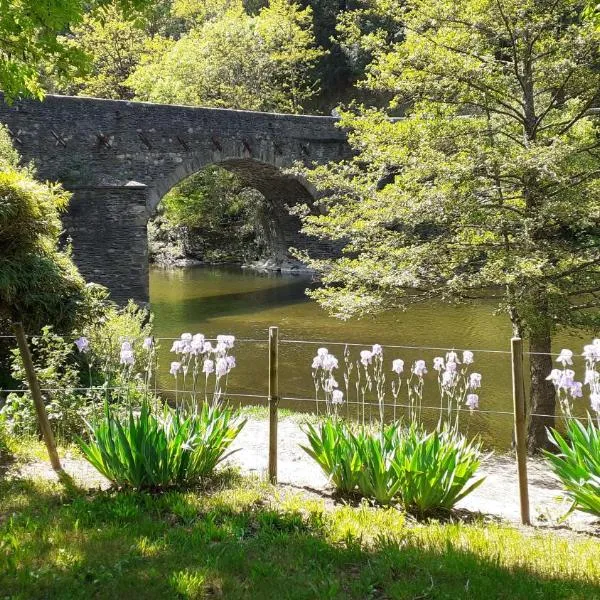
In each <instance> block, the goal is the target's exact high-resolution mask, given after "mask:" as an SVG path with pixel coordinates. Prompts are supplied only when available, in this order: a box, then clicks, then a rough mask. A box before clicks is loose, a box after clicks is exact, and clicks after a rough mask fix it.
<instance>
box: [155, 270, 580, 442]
mask: <svg viewBox="0 0 600 600" xmlns="http://www.w3.org/2000/svg"><path fill="white" fill-rule="evenodd" d="M312 285H314V283H313V282H312V281H311V280H310V278H307V277H300V276H285V275H276V274H263V273H257V272H255V271H250V270H244V269H241V268H234V267H211V268H204V267H203V268H191V269H178V270H163V269H153V270H152V271H151V277H150V296H151V306H152V310H153V312H154V314H155V331H156V334H157V335H158V336H160V337H176V336H178V335H179V334H180V333H182V332H183V331H189V332H192V333H197V332H201V333H204V334H205V335H206V336H210V337H214V336H216V335H217V334H219V333H232V334H234V335H235V336H236V337H237V338H250V339H259V340H265V342H262V343H261V342H240V343H238V344H236V349H235V355H236V359H237V364H238V366H237V367H236V369H235V370H234V372H233V374H232V376H231V379H230V383H229V391H230V392H232V393H240V394H242V393H244V394H254V395H264V394H266V390H267V364H268V357H267V344H266V339H267V330H268V327H269V326H270V325H277V326H279V328H280V333H279V335H280V339H282V340H300V341H302V340H308V341H319V342H320V343H319V344H315V343H310V344H307V343H297V342H295V343H286V342H283V343H282V344H281V346H280V393H281V395H282V396H284V397H286V398H295V399H297V400H284V401H283V402H282V406H288V407H292V408H295V409H297V410H306V411H313V410H314V409H315V405H314V401H312V399H313V398H314V394H315V390H314V384H313V381H312V377H311V369H310V364H311V362H312V357H313V355H314V353H315V351H316V349H317V347H318V346H319V345H326V346H327V347H328V348H329V350H330V352H332V353H334V354H336V356H338V358H339V359H340V363H343V360H342V357H343V353H344V345H343V343H344V342H347V343H359V344H364V345H365V346H364V347H365V348H367V347H369V346H371V345H372V344H374V343H379V344H383V345H384V346H385V345H400V346H428V347H450V348H457V349H464V348H467V349H471V350H474V351H475V361H476V362H475V365H474V370H476V371H479V372H481V373H482V375H483V387H482V389H481V390H480V392H481V393H480V398H481V401H480V408H481V409H483V410H497V411H507V412H508V411H510V410H511V406H512V401H511V370H510V356H509V354H508V351H509V349H510V336H511V328H510V323H509V322H508V319H507V318H506V317H505V316H503V315H495V314H494V305H493V304H491V303H489V302H486V301H478V302H477V303H473V304H468V305H461V306H448V305H445V304H442V303H439V302H429V303H427V304H423V305H419V306H415V307H411V308H410V309H409V310H407V311H406V312H399V311H397V312H393V313H387V314H385V315H380V316H378V317H377V318H376V319H373V318H371V319H364V320H360V321H351V322H343V321H340V320H337V319H334V318H332V317H329V316H328V315H327V314H326V313H325V312H324V311H323V310H322V309H321V308H319V307H318V306H317V305H316V304H315V303H314V302H312V301H310V300H309V299H308V298H307V297H306V295H305V293H304V292H305V289H306V288H307V287H310V286H312ZM333 342H339V343H340V344H334V343H333ZM582 343H583V339H582V338H578V337H570V336H563V337H562V338H561V339H559V340H558V341H557V347H558V346H560V347H562V346H567V347H571V348H573V349H574V350H578V349H579V348H580V347H581V345H582ZM169 348H170V344H168V345H167V343H166V342H165V343H163V347H162V349H161V364H162V365H163V368H164V367H166V366H167V365H168V363H169V362H170V360H171V359H172V357H171V356H170V355H169V352H168V351H169ZM360 349H361V348H359V347H353V349H352V351H353V353H354V356H355V357H358V352H359V350H360ZM478 350H496V351H499V352H482V351H479V352H478ZM439 354H443V353H442V352H441V351H436V350H418V349H411V348H386V350H385V360H386V363H389V366H390V368H391V361H392V359H394V358H402V359H404V361H405V362H406V364H407V365H409V364H411V363H412V361H414V360H417V359H420V358H423V359H425V360H426V361H427V362H428V364H429V365H431V363H432V360H433V357H434V356H436V355H439ZM390 375H391V373H390ZM337 378H338V381H339V382H340V383H342V382H343V377H342V373H341V372H340V373H338V377H337ZM163 380H164V387H169V386H170V387H172V383H171V382H170V381H169V380H168V375H163ZM350 399H351V401H356V400H357V398H356V391H355V390H354V389H352V386H351V389H350ZM437 399H438V396H437V383H436V380H435V376H434V374H433V373H432V370H431V369H430V373H429V375H428V377H427V387H426V394H425V398H424V404H425V405H431V406H436V405H437ZM252 401H253V402H256V401H257V399H253V400H252ZM390 401H391V396H390ZM400 401H401V400H400ZM350 408H351V409H353V410H354V411H356V408H357V407H356V405H350ZM344 410H346V409H345V408H344ZM390 410H391V409H390ZM427 413H428V414H430V418H431V419H432V420H435V419H437V416H438V412H437V410H436V409H431V410H428V411H426V414H427ZM463 422H464V423H465V426H467V424H468V428H469V431H470V432H472V433H473V432H479V433H480V434H481V435H482V437H483V439H484V441H485V442H486V444H488V445H491V446H494V447H499V448H502V447H503V448H506V447H507V446H508V445H510V442H511V417H510V415H487V414H485V413H477V414H474V415H473V416H472V417H470V418H466V419H463Z"/></svg>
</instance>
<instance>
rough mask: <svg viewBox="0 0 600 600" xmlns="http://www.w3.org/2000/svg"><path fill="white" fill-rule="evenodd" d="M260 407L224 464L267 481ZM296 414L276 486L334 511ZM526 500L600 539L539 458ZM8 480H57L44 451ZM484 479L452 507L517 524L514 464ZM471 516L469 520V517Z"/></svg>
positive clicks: (82, 467)
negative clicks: (571, 509)
mask: <svg viewBox="0 0 600 600" xmlns="http://www.w3.org/2000/svg"><path fill="white" fill-rule="evenodd" d="M261 412H262V411H261V410H260V409H258V410H257V409H252V410H250V411H247V414H250V415H253V416H249V417H248V422H247V423H246V425H245V427H244V429H243V430H242V432H241V433H240V435H239V436H238V438H237V439H236V440H235V442H234V444H233V445H232V447H231V450H232V451H233V454H232V455H231V456H230V457H229V458H228V459H227V460H226V462H225V466H231V467H235V468H238V469H240V471H241V473H242V474H244V475H248V476H256V477H258V478H259V479H261V480H265V479H266V473H267V463H268V439H269V436H268V421H267V419H266V418H263V417H259V416H257V415H260V414H261ZM304 419H305V417H304V416H303V415H300V414H290V413H287V416H284V417H282V418H281V419H280V421H279V428H278V429H279V431H278V440H279V448H278V484H279V486H280V487H281V489H283V490H288V491H295V492H298V493H300V494H301V495H302V496H303V497H305V498H306V499H309V500H316V499H318V500H320V501H323V502H324V503H325V506H327V507H329V508H333V507H335V506H338V505H343V504H344V502H343V501H340V500H339V499H337V498H336V496H335V494H334V490H333V488H332V486H331V485H330V483H329V481H328V480H327V478H326V477H325V475H324V474H323V473H322V471H321V469H320V468H319V467H318V465H317V464H316V463H315V462H314V461H313V460H312V459H311V458H310V457H309V456H308V455H307V454H306V453H305V452H304V450H302V448H301V445H302V444H305V443H306V437H305V435H304V433H303V432H302V422H303V420H304ZM63 465H64V468H65V470H66V472H67V473H68V474H69V475H70V476H71V477H73V479H74V481H76V482H77V484H78V485H80V486H82V487H84V488H85V489H90V488H99V489H108V487H109V482H108V481H107V480H105V479H104V478H103V477H102V476H100V475H99V474H98V473H97V472H96V471H95V470H94V469H93V468H92V467H91V466H90V465H89V463H87V462H86V461H85V460H83V459H82V458H81V457H79V456H78V455H77V453H76V452H70V453H67V454H65V453H63ZM528 470H529V498H530V506H531V516H532V524H533V525H535V527H537V528H541V529H548V530H556V531H570V532H573V533H585V534H593V535H598V536H600V520H598V519H597V518H595V517H593V516H591V515H587V514H586V513H581V512H578V511H575V512H574V513H572V514H571V515H570V516H569V517H568V518H567V519H566V520H565V521H564V522H563V521H562V520H561V518H562V517H563V515H564V514H565V513H566V512H567V510H568V508H569V505H568V503H567V502H565V501H562V500H560V499H559V497H560V494H561V489H560V485H559V484H558V482H557V481H556V480H555V479H554V477H553V475H552V473H551V472H550V470H549V469H548V467H547V466H546V465H545V463H544V461H543V460H541V459H536V458H530V459H529V461H528ZM10 476H11V477H21V478H26V479H30V478H42V479H45V480H49V481H56V480H57V477H56V474H55V473H54V471H52V469H51V468H50V466H49V464H48V463H47V461H45V460H43V452H38V453H37V455H29V456H28V457H27V459H26V460H24V461H22V462H21V464H19V465H18V466H17V467H16V468H13V469H12V474H10ZM481 476H483V477H485V481H484V482H483V484H482V485H481V486H479V487H478V488H477V489H476V490H475V491H473V492H472V493H471V494H470V495H469V496H467V497H466V498H465V499H464V500H462V501H461V502H459V504H458V505H457V511H456V513H457V515H462V516H463V517H465V516H467V515H471V517H474V516H476V515H479V516H481V517H482V518H484V519H486V520H491V521H498V522H505V523H510V524H512V525H518V524H519V493H518V487H517V473H516V465H515V460H514V458H513V457H512V456H510V455H507V454H494V455H491V456H490V457H488V458H487V459H486V460H485V461H484V463H483V465H482V467H481V469H480V472H479V473H478V477H481ZM471 517H470V518H471Z"/></svg>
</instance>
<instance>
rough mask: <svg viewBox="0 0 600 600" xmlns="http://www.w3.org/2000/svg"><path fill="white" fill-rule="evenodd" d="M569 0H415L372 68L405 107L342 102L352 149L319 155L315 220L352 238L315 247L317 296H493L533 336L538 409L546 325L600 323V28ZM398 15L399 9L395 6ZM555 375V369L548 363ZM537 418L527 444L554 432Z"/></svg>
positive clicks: (347, 309)
mask: <svg viewBox="0 0 600 600" xmlns="http://www.w3.org/2000/svg"><path fill="white" fill-rule="evenodd" d="M578 10H579V5H578V4H577V3H573V2H571V1H570V0H564V1H560V2H555V3H552V4H551V5H546V3H542V4H540V3H538V2H534V1H533V0H532V1H530V2H518V3H516V2H512V1H511V0H502V1H500V2H479V1H474V0H473V1H471V0H465V1H461V2H450V1H443V2H436V3H434V4H432V3H430V2H423V1H420V0H415V1H411V2H407V6H406V11H405V12H404V13H403V14H402V17H401V21H402V22H403V24H404V31H405V39H404V40H403V41H402V42H401V43H392V44H389V45H385V46H382V47H381V48H379V49H378V50H377V51H376V52H375V58H374V61H373V62H372V64H371V66H370V68H369V77H368V80H367V82H366V85H368V86H369V87H370V88H371V89H373V90H380V91H381V92H389V93H392V94H393V95H394V100H393V102H392V105H391V107H390V110H393V109H394V108H395V107H397V106H400V105H403V104H405V103H410V109H409V110H408V111H407V118H405V119H400V120H391V119H389V118H388V113H387V112H386V111H384V110H374V109H373V110H366V109H357V110H356V111H352V112H346V113H345V114H344V116H343V119H342V123H341V125H342V126H343V127H345V128H347V129H348V130H349V131H350V142H351V144H352V146H353V147H354V148H355V150H356V156H355V158H353V159H352V160H350V161H347V162H345V163H342V164H332V165H330V166H328V167H324V168H320V169H316V170H315V171H314V172H313V173H312V176H310V178H311V179H312V181H313V183H315V185H316V186H317V187H318V188H319V189H320V190H321V191H323V192H324V193H325V195H326V197H325V199H324V200H323V202H322V205H323V209H324V210H323V211H322V214H320V215H307V216H305V219H304V222H305V227H304V230H305V232H306V233H308V234H313V235H316V236H318V237H321V238H326V239H335V240H340V241H344V242H346V246H345V249H344V252H343V255H342V256H341V257H337V258H333V259H325V260H312V261H309V264H310V266H312V267H313V268H315V269H316V270H317V271H318V273H319V274H320V275H321V277H322V279H323V282H324V284H325V285H324V287H322V288H320V289H318V290H316V291H314V292H313V293H312V296H313V297H315V298H316V299H317V300H318V301H319V302H320V303H321V304H323V305H324V306H325V307H326V308H328V309H329V310H330V311H331V312H333V313H335V314H337V315H339V316H341V317H344V318H347V317H350V316H352V315H356V314H365V313H372V312H375V311H378V310H384V309H389V308H392V309H393V308H396V309H397V308H402V307H404V306H406V305H407V304H410V303H414V302H421V301H426V300H428V299H430V298H438V299H441V300H446V301H467V300H470V299H473V298H480V297H485V296H488V295H489V296H491V297H493V298H496V299H497V300H498V305H499V308H500V309H501V310H504V311H505V312H506V313H507V314H508V315H509V316H510V318H511V320H512V323H513V327H514V330H515V333H517V334H519V335H521V336H529V339H530V348H531V350H532V351H533V352H535V353H536V354H534V355H533V356H532V361H531V374H532V412H534V413H542V414H548V413H552V412H553V410H554V394H553V390H552V387H551V386H550V385H548V384H547V383H546V382H545V381H544V380H543V377H541V374H542V373H545V372H547V371H548V370H549V369H548V368H547V367H548V364H549V358H548V357H547V356H546V355H545V354H544V353H549V352H550V351H551V335H552V333H553V330H554V329H555V328H557V327H560V326H566V327H579V326H591V327H595V326H596V327H597V326H598V324H599V321H598V318H599V317H598V316H599V315H600V313H599V312H598V311H593V310H590V309H592V308H594V307H596V306H597V305H598V298H597V296H596V295H595V294H596V293H597V291H598V288H599V286H600V278H599V277H600V272H599V270H598V264H599V261H600V255H599V254H598V228H597V225H596V223H597V222H598V218H599V212H598V211H599V210H600V208H599V207H600V185H599V183H598V182H599V179H598V174H600V170H599V169H598V165H599V161H598V158H599V155H598V141H597V139H596V124H595V119H594V118H593V117H592V115H591V114H590V113H589V109H590V107H592V106H594V104H595V103H596V102H597V91H598V88H599V86H600V73H599V72H598V69H597V59H596V48H597V47H598V42H599V41H600V31H598V30H597V29H596V28H595V27H594V26H593V24H592V23H590V22H589V21H587V20H583V19H581V17H580V15H579V13H578ZM397 18H398V19H400V17H397ZM544 376H545V375H544ZM547 424H549V425H551V424H552V420H551V419H550V420H543V419H538V418H534V419H532V422H531V427H530V436H531V446H532V448H535V447H538V446H540V445H544V444H545V441H546V436H545V431H544V426H545V425H547Z"/></svg>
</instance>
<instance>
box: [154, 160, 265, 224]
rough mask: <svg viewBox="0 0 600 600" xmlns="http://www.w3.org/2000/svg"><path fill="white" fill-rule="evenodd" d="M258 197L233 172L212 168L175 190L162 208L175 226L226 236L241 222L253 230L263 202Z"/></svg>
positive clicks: (212, 166)
mask: <svg viewBox="0 0 600 600" xmlns="http://www.w3.org/2000/svg"><path fill="white" fill-rule="evenodd" d="M257 196H260V194H258V193H257V192H255V191H254V190H250V189H248V188H247V187H246V186H245V185H244V184H243V183H242V181H241V180H240V179H239V177H237V176H236V175H235V174H234V173H231V172H229V171H227V170H225V169H223V168H221V167H218V166H217V165H211V166H208V167H206V168H205V169H202V170H201V171H198V172H197V173H195V174H194V175H192V176H190V177H188V178H187V179H185V180H184V181H182V182H181V183H180V184H179V185H177V186H176V187H174V188H173V189H172V190H171V191H170V192H169V193H168V194H167V195H166V196H165V197H164V198H163V200H162V202H161V206H162V207H163V210H164V214H165V217H166V218H167V219H169V221H171V222H172V223H174V224H177V225H185V226H187V227H190V228H201V229H202V230H206V231H210V232H214V233H215V234H217V235H225V234H226V232H229V231H230V230H231V229H232V227H233V226H234V225H236V224H237V223H239V222H242V221H243V222H248V224H249V226H250V227H252V228H254V226H255V222H256V221H257V219H258V216H259V214H260V211H261V208H262V204H263V202H264V199H262V198H259V197H257Z"/></svg>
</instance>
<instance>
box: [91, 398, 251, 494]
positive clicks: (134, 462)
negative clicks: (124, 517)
mask: <svg viewBox="0 0 600 600" xmlns="http://www.w3.org/2000/svg"><path fill="white" fill-rule="evenodd" d="M244 424H245V421H239V420H236V419H235V415H234V413H233V412H232V410H231V409H230V408H228V407H223V406H220V405H217V404H214V405H209V404H203V406H202V408H201V409H200V410H199V411H193V412H191V413H189V414H185V413H184V412H182V411H181V410H179V409H170V408H168V407H167V406H165V407H164V409H163V412H162V414H155V412H153V411H152V410H151V409H150V407H149V404H148V403H147V402H144V403H143V404H142V408H141V411H140V412H139V414H136V413H134V412H133V410H131V409H130V411H129V415H128V418H127V419H126V420H124V421H123V422H121V420H120V419H119V418H118V417H115V416H114V414H113V413H112V411H111V409H110V407H109V406H108V405H106V415H105V418H104V419H103V420H101V421H100V422H99V423H97V424H93V425H90V433H91V441H90V442H89V443H85V442H83V441H82V442H81V443H80V446H81V450H82V452H83V454H84V456H85V458H86V459H87V460H88V461H89V462H90V463H91V464H92V465H93V466H94V467H95V468H96V469H97V470H98V471H99V472H100V473H102V474H103V475H104V476H105V477H106V478H107V479H109V480H110V481H112V482H113V483H116V484H117V485H119V486H131V487H134V488H137V489H143V488H151V489H156V488H165V487H170V486H174V485H190V484H193V483H197V482H198V481H199V480H200V479H201V478H203V477H207V476H209V475H211V474H212V472H213V471H214V469H215V467H216V466H217V465H218V464H219V463H220V462H221V461H222V460H223V459H224V458H226V457H227V456H228V455H227V454H225V451H226V450H227V448H228V447H229V445H230V444H231V443H232V442H233V440H234V439H235V438H236V436H237V435H238V433H239V432H240V431H241V429H242V427H243V426H244Z"/></svg>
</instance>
